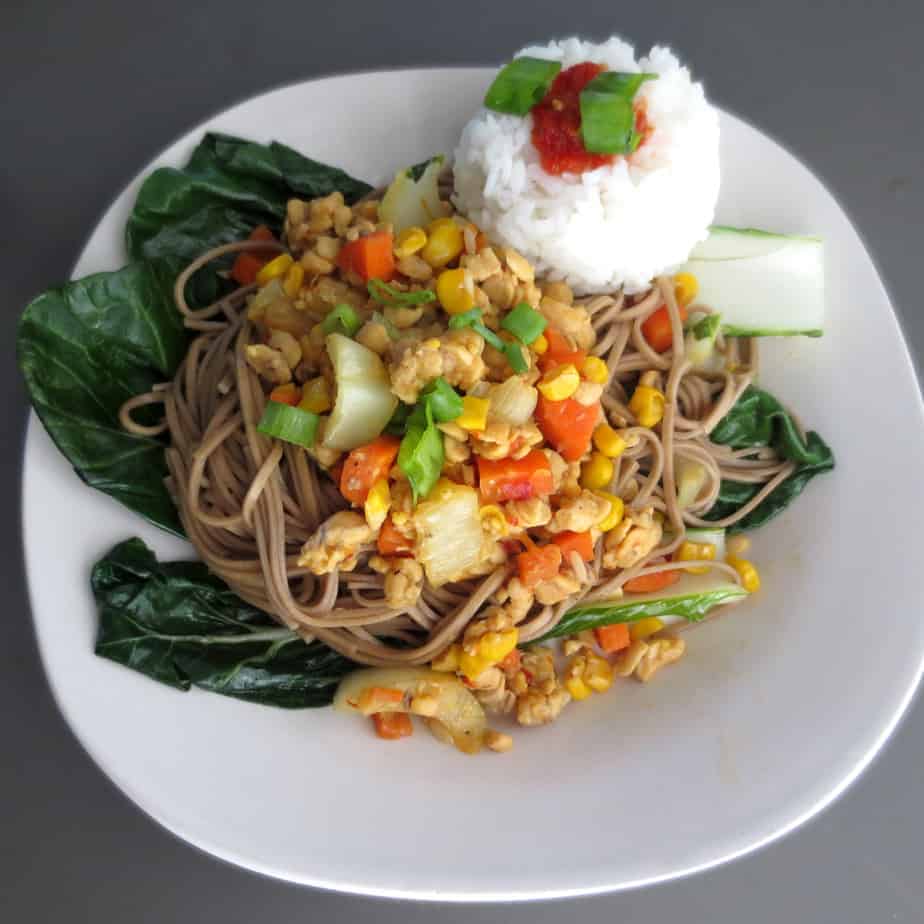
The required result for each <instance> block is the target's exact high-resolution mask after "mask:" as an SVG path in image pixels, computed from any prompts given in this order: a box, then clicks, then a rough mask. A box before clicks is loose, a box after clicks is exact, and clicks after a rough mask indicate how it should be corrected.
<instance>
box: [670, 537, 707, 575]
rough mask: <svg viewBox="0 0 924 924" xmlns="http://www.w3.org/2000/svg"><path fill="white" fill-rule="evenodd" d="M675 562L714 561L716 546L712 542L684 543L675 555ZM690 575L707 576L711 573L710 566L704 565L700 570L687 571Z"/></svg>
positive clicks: (691, 569) (688, 569)
mask: <svg viewBox="0 0 924 924" xmlns="http://www.w3.org/2000/svg"><path fill="white" fill-rule="evenodd" d="M674 560H675V561H714V560H715V546H714V545H713V544H712V543H711V542H690V541H689V540H687V541H686V542H684V543H683V544H682V545H681V546H680V548H679V549H677V553H676V554H675V555H674ZM685 570H686V571H688V572H689V573H690V574H706V573H707V572H708V571H709V566H708V565H702V566H700V567H699V568H687V569H685Z"/></svg>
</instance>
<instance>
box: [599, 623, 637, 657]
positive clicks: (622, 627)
mask: <svg viewBox="0 0 924 924" xmlns="http://www.w3.org/2000/svg"><path fill="white" fill-rule="evenodd" d="M594 635H595V636H596V637H597V644H598V645H599V646H600V647H601V648H602V649H603V650H604V651H605V652H607V653H608V654H612V653H613V652H614V651H621V650H622V649H623V648H628V647H629V642H630V639H629V627H628V626H627V625H626V624H625V623H624V622H617V623H614V624H613V625H611V626H598V627H597V628H596V629H594Z"/></svg>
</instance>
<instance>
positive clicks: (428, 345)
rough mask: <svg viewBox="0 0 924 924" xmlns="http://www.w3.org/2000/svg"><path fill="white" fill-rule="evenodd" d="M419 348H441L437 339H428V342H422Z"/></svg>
mask: <svg viewBox="0 0 924 924" xmlns="http://www.w3.org/2000/svg"><path fill="white" fill-rule="evenodd" d="M421 346H425V347H426V348H427V349H428V350H438V349H439V348H440V346H441V344H440V341H439V337H430V339H429V340H424V342H423V343H422V344H421Z"/></svg>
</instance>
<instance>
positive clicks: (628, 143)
mask: <svg viewBox="0 0 924 924" xmlns="http://www.w3.org/2000/svg"><path fill="white" fill-rule="evenodd" d="M656 76H657V75H656V74H623V73H619V72H618V71H604V72H603V73H602V74H598V75H597V76H596V77H594V79H593V80H591V82H590V83H589V84H587V86H586V87H584V89H583V90H581V95H580V106H581V139H582V141H583V142H584V148H585V150H587V151H589V152H590V153H591V154H630V153H631V152H632V151H634V150H635V149H636V148H637V147H638V145H639V141H641V138H640V137H639V134H638V132H636V130H635V110H634V109H633V108H632V99H633V98H634V96H635V94H636V92H637V91H638V88H639V87H640V86H641V85H642V84H643V83H644V82H645V81H646V80H653V79H654V78H655V77H656Z"/></svg>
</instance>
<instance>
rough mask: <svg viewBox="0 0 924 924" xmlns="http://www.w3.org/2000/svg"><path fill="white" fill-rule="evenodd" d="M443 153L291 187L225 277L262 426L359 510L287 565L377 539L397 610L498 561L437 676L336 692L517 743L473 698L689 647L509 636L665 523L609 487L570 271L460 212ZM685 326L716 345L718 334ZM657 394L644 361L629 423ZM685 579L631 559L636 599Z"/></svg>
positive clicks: (684, 551)
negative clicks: (301, 189) (552, 642)
mask: <svg viewBox="0 0 924 924" xmlns="http://www.w3.org/2000/svg"><path fill="white" fill-rule="evenodd" d="M438 168H439V164H438V162H437V163H435V164H431V165H430V166H429V167H428V168H427V169H426V170H425V171H424V174H423V176H421V177H419V178H418V179H417V180H414V179H413V178H411V177H410V176H409V175H408V174H404V173H403V174H399V177H398V179H397V180H396V183H395V184H393V185H392V187H391V188H390V189H389V191H388V192H387V193H386V195H385V197H384V199H383V200H382V201H379V200H376V199H367V200H366V201H362V202H360V203H358V204H357V205H355V206H353V207H350V206H348V205H346V204H345V202H344V200H343V197H342V196H340V194H339V193H333V194H331V195H329V196H327V197H325V198H322V199H316V200H313V201H310V202H305V201H301V200H298V199H293V200H291V201H290V202H289V203H288V208H287V220H286V223H285V229H284V241H283V243H284V244H285V245H286V246H287V248H288V252H287V253H283V254H281V255H278V256H273V255H269V256H267V255H266V253H265V252H263V253H259V252H256V251H255V252H253V253H247V252H245V253H242V254H241V255H240V256H239V257H238V258H237V261H236V263H235V265H234V267H233V270H232V275H233V277H234V278H235V280H236V281H237V282H238V283H240V284H241V285H249V284H256V286H257V291H256V294H255V296H254V297H253V299H252V301H251V302H250V306H249V309H248V316H249V319H250V320H251V321H252V322H253V330H254V338H253V342H252V344H251V345H250V346H248V347H247V350H246V356H247V361H248V362H249V363H250V365H251V366H252V368H253V369H254V370H255V371H256V372H257V373H258V375H259V376H260V377H261V378H262V379H263V380H264V382H265V384H266V390H267V393H268V398H269V400H268V402H267V404H266V409H265V412H264V414H263V418H262V420H261V422H260V425H259V429H260V431H261V432H263V433H264V434H266V435H268V436H271V437H274V438H276V439H279V440H284V441H287V442H291V443H294V444H297V445H299V446H303V447H305V448H306V449H307V450H308V452H309V453H311V454H312V456H313V457H314V458H315V460H316V461H317V462H318V463H319V464H320V465H321V466H322V467H323V468H324V469H326V471H327V472H328V473H329V475H330V477H331V478H332V479H334V481H335V482H336V484H337V485H338V487H339V490H340V492H341V494H342V495H343V498H344V500H345V501H346V502H348V504H349V509H348V510H344V511H341V512H339V513H336V514H335V515H333V516H332V517H330V518H329V519H328V520H327V521H326V522H325V523H324V524H323V525H322V526H321V527H320V528H319V529H318V531H317V532H316V533H315V534H314V535H313V536H312V537H311V538H310V539H309V540H308V541H307V542H306V543H305V545H304V548H303V550H302V553H301V556H300V559H299V564H300V565H301V566H303V567H305V568H307V569H308V570H310V571H311V572H313V573H314V574H317V575H321V574H326V573H329V572H331V571H333V570H335V569H339V570H340V571H350V570H352V569H354V568H355V567H356V566H357V564H358V562H359V561H360V555H361V554H362V553H364V552H367V551H371V558H370V559H369V564H370V566H371V568H372V569H373V570H374V571H376V572H379V573H381V574H382V575H383V576H384V592H385V598H386V602H387V603H388V605H390V606H392V607H394V608H396V609H400V608H401V607H407V606H409V605H413V604H414V603H416V602H417V600H418V599H419V598H420V595H421V592H422V589H423V587H424V583H425V582H428V583H429V584H430V585H431V586H432V587H435V588H439V587H442V586H443V585H446V584H451V583H454V582H459V581H464V580H467V579H469V578H473V577H477V576H480V575H486V574H490V573H491V572H493V571H495V570H496V569H497V568H498V567H499V566H500V565H504V564H507V565H508V567H509V578H508V579H507V580H506V582H505V583H504V585H503V586H502V588H501V589H500V591H499V592H498V593H497V594H495V596H494V598H493V601H492V602H491V603H490V605H488V606H487V607H486V608H485V610H484V611H483V612H482V613H481V614H480V615H479V617H478V618H477V619H475V620H473V621H472V622H471V623H470V624H469V625H468V626H467V628H466V629H465V631H464V635H463V636H462V637H461V639H460V640H459V641H458V642H456V643H455V644H453V645H452V646H451V647H450V648H449V649H447V650H445V651H444V652H442V653H441V654H439V656H438V657H437V658H435V660H434V661H433V662H432V665H431V668H432V669H431V670H427V669H424V668H401V669H397V668H396V669H384V668H383V669H381V670H380V671H378V672H376V671H375V670H373V671H361V672H359V673H358V674H357V677H358V678H359V679H357V680H356V681H355V682H352V685H351V683H346V684H345V685H344V690H345V692H343V691H342V695H340V696H339V697H338V702H339V703H340V705H341V706H343V708H348V709H352V710H358V711H359V712H361V713H362V714H364V715H369V716H372V717H373V719H374V720H375V729H376V731H377V733H378V734H379V735H380V736H381V737H382V738H388V739H392V738H400V737H403V736H405V735H407V734H410V732H411V724H410V722H409V720H408V718H407V714H408V713H414V714H418V715H420V716H423V717H425V718H426V719H427V720H428V721H429V722H430V725H431V728H433V729H434V730H436V731H437V734H440V735H442V736H443V737H446V738H447V740H451V741H453V743H455V744H456V745H457V746H459V747H460V748H462V750H471V749H473V748H474V749H477V748H475V745H474V744H473V742H474V741H475V740H476V739H477V741H478V746H480V745H481V743H486V744H487V745H488V746H489V747H492V748H493V749H495V750H506V749H508V748H509V747H510V743H511V742H510V739H509V736H507V735H505V734H502V733H499V732H492V733H490V734H487V732H486V731H485V729H484V727H483V725H484V714H483V709H482V708H481V706H486V707H490V706H492V705H493V706H495V707H498V708H497V710H496V711H502V712H506V711H510V710H512V711H513V712H514V713H515V716H516V718H517V720H518V721H519V723H520V724H523V725H536V724H542V723H545V722H548V721H551V720H553V719H554V718H556V717H557V716H558V714H559V713H560V712H561V711H562V709H563V708H564V706H565V705H566V704H567V703H568V702H569V701H580V700H583V699H586V698H587V697H588V696H590V695H591V694H592V693H603V692H605V691H606V690H608V689H609V688H610V687H611V686H612V684H613V682H614V677H616V676H629V675H634V676H635V677H637V678H638V679H640V680H642V681H647V680H649V679H650V678H651V677H652V676H653V675H654V674H655V673H656V672H657V671H658V670H659V669H660V668H661V667H662V666H664V665H666V664H669V663H671V662H673V661H675V660H677V659H678V658H679V657H680V656H681V655H682V653H683V650H684V642H683V641H682V640H681V639H677V638H669V637H661V636H658V633H659V632H660V630H662V629H663V628H664V624H663V623H662V621H661V620H660V619H658V618H657V617H647V618H642V619H640V620H637V621H635V622H633V623H632V624H631V625H630V624H628V623H627V622H618V623H617V624H615V625H605V624H603V625H600V622H604V623H605V622H606V620H599V619H598V620H597V623H598V627H597V628H596V629H595V630H593V631H591V630H584V631H580V632H577V633H576V634H575V635H573V636H570V637H568V638H567V640H566V642H565V646H564V652H565V654H566V655H567V656H569V657H570V660H569V661H568V663H567V664H566V665H565V667H564V668H563V669H558V668H557V667H556V664H555V663H554V659H553V657H552V653H551V651H550V650H549V649H547V648H537V649H533V650H524V651H521V650H520V649H519V648H518V647H517V646H518V630H517V623H518V622H520V621H521V620H522V619H523V618H524V617H525V616H526V614H527V612H529V610H530V608H531V607H532V606H533V605H534V603H538V604H541V605H547V606H553V605H555V604H557V603H559V602H561V601H563V600H565V599H567V598H568V597H569V596H571V595H573V594H574V593H575V592H576V591H577V590H578V589H579V588H580V586H581V578H582V575H583V573H584V572H583V565H584V563H588V562H591V561H593V560H594V558H595V555H597V554H598V553H597V549H598V547H599V550H600V552H599V554H600V566H601V567H602V569H603V571H604V572H606V571H611V572H616V571H619V570H620V569H626V568H631V567H632V566H634V565H636V564H637V563H639V562H640V561H642V560H643V559H644V558H645V557H646V556H648V555H649V554H650V553H651V552H652V550H653V549H654V548H655V547H656V546H657V545H658V544H659V543H660V542H661V539H662V536H663V534H664V528H663V518H662V516H661V514H660V513H658V512H657V511H656V510H655V509H654V508H653V507H652V506H642V507H641V508H638V509H636V508H633V507H630V506H629V505H628V503H627V501H628V500H631V498H622V497H619V496H616V495H615V494H614V493H611V490H610V489H611V484H612V481H613V475H614V466H615V464H616V462H617V460H618V459H619V457H620V455H621V454H622V453H623V452H624V451H625V450H626V448H627V446H628V445H629V440H630V439H631V437H630V436H629V435H628V434H627V433H626V432H625V430H624V428H625V426H626V421H625V420H624V419H616V418H611V417H608V415H607V413H606V412H605V410H604V408H603V407H602V405H601V396H602V394H603V392H604V388H605V386H606V384H607V382H608V375H609V373H608V369H607V366H606V364H605V362H604V361H603V360H602V359H600V358H599V357H597V356H595V355H593V354H592V352H591V351H592V348H593V347H594V344H595V341H596V335H595V332H594V328H593V326H592V324H591V321H590V317H589V315H588V313H587V312H586V311H585V309H584V308H583V307H582V306H580V305H577V304H575V303H574V298H573V295H572V293H571V291H570V290H569V288H568V286H566V285H564V284H563V283H560V282H545V283H542V284H540V283H538V282H537V280H536V278H535V275H534V271H533V267H532V266H531V265H530V264H529V263H528V262H527V261H526V260H525V259H524V258H523V257H522V256H521V255H520V254H518V253H517V252H516V251H515V250H512V249H510V248H505V247H496V246H493V245H492V244H491V242H490V241H489V240H488V239H487V238H486V236H485V235H484V234H483V233H482V232H481V231H480V230H479V228H477V227H476V226H475V225H473V224H472V223H471V222H469V221H467V220H466V219H465V218H463V217H462V216H460V215H455V214H452V213H451V208H450V207H449V205H448V203H445V202H441V201H440V200H439V197H438V194H437V192H436V189H437V186H436V181H437V174H438V172H439V170H438ZM252 236H253V238H254V239H257V240H259V239H264V238H265V237H266V236H267V232H266V230H265V229H263V228H258V229H256V230H255V231H254V233H253V235H252ZM675 285H676V295H677V299H678V302H679V304H680V306H681V311H682V316H683V318H684V320H685V318H686V314H685V307H684V306H686V305H687V304H688V303H689V302H690V301H691V300H692V298H693V296H694V295H695V292H696V279H695V278H694V277H693V276H692V275H690V274H681V275H678V276H677V277H676V278H675ZM704 323H706V324H707V326H708V323H709V319H708V318H707V319H706V322H704ZM644 335H645V337H646V339H647V341H648V343H649V345H650V346H651V347H652V348H653V349H654V350H655V351H658V352H664V351H665V350H667V349H668V348H669V347H670V345H671V326H670V320H669V317H668V314H667V309H666V308H662V309H661V310H659V311H657V312H655V313H654V314H652V315H651V316H650V317H649V318H648V320H647V321H646V322H645V324H644ZM691 336H693V337H696V338H701V339H705V338H712V339H714V337H715V330H713V329H711V328H710V329H709V330H706V331H705V332H702V331H700V330H699V326H698V327H696V328H695V329H694V330H693V331H692V332H691ZM710 342H711V341H710ZM662 388H663V384H662V382H661V378H660V375H659V374H658V373H657V372H656V371H648V372H643V373H642V374H641V375H640V377H639V380H638V384H637V386H636V388H635V390H634V393H632V395H631V396H630V399H629V408H630V410H631V412H632V414H633V415H634V416H635V418H636V421H637V423H638V424H640V425H641V426H642V427H648V428H653V427H656V426H657V425H658V424H659V423H660V421H661V418H662V415H663V412H664V404H665V396H664V393H663V390H662ZM636 439H637V437H636ZM681 481H682V475H681ZM693 490H694V493H695V490H696V488H695V486H694V488H693ZM719 535H721V531H720V532H719ZM601 540H602V542H601ZM743 550H744V542H743V540H740V539H739V540H738V541H737V548H736V549H734V550H733V552H734V553H733V554H729V556H728V558H727V561H728V563H729V564H731V565H732V566H733V567H734V568H735V569H737V570H738V571H739V573H740V575H741V578H742V583H743V586H744V588H745V589H746V590H748V591H753V590H756V589H757V588H758V586H759V577H758V574H757V571H756V569H755V567H754V565H753V564H752V563H751V562H749V561H747V560H746V559H744V558H743V557H741V556H742V554H743ZM730 551H732V550H730ZM719 552H720V550H719V549H717V547H716V544H715V543H712V542H709V541H703V542H693V541H687V542H685V543H683V545H681V546H680V548H679V550H678V551H677V553H676V556H675V558H676V560H678V561H691V562H700V563H702V562H703V561H709V560H714V559H716V557H717V554H719ZM722 552H723V554H724V550H722ZM689 570H690V571H691V572H694V573H695V572H700V571H702V564H700V565H699V566H698V567H691V568H690V569H689ZM681 574H682V569H677V570H673V571H666V572H661V573H656V574H649V575H644V574H642V575H640V576H639V577H636V578H634V579H632V580H630V581H629V582H628V583H627V584H626V585H625V588H624V592H625V599H626V600H627V601H630V600H632V599H633V597H634V595H644V594H653V593H658V592H664V591H666V589H667V588H669V587H671V585H673V584H674V583H675V582H676V581H678V580H679V578H680V577H681ZM741 592H742V593H743V591H741ZM378 673H381V674H382V677H378ZM386 675H387V676H386ZM354 687H356V688H355V689H354ZM492 698H493V700H498V701H497V702H492ZM469 700H471V702H469ZM479 703H480V704H481V706H479ZM473 704H474V705H473ZM460 717H461V718H460ZM472 723H474V725H473V724H472ZM476 726H477V727H476Z"/></svg>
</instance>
